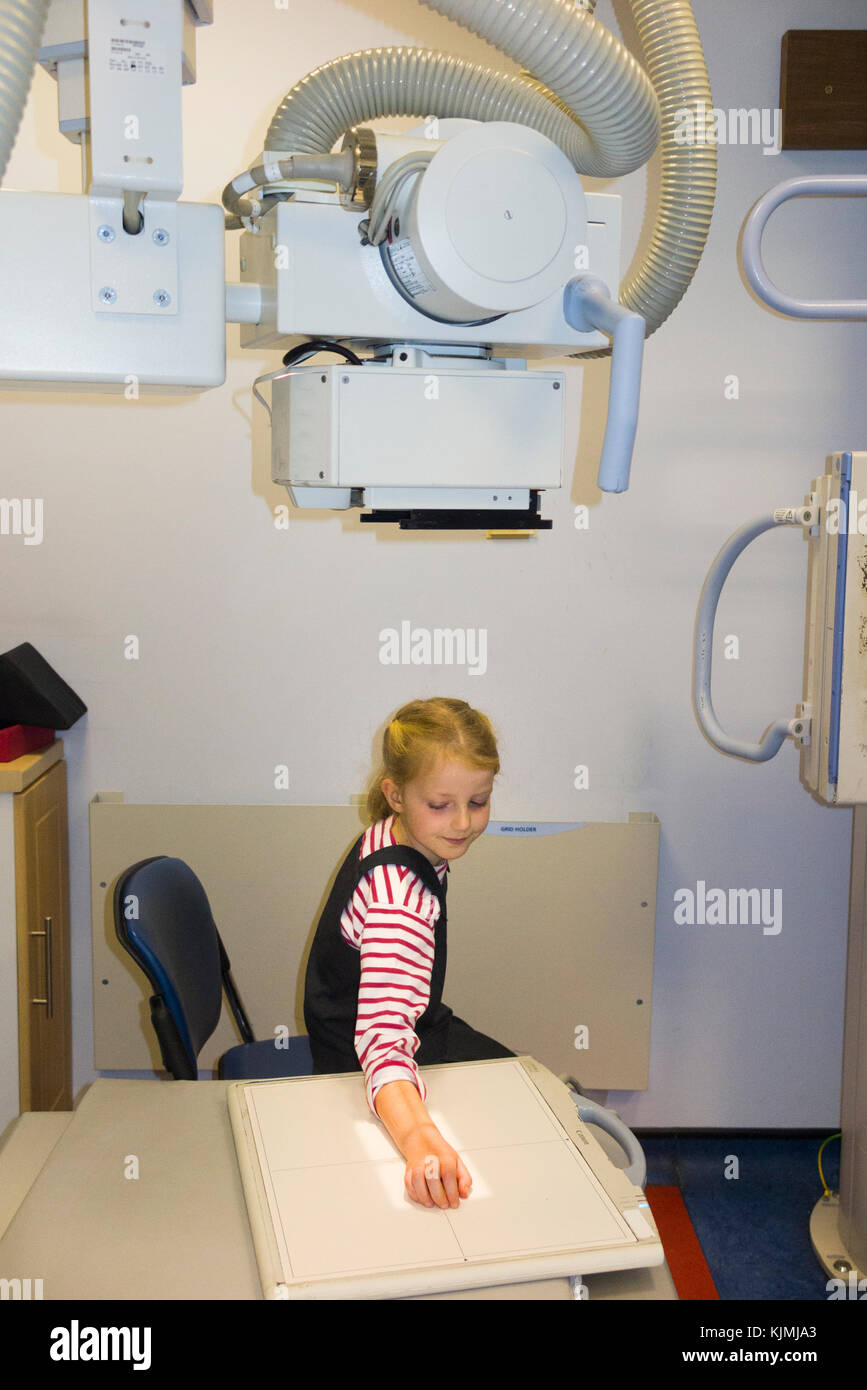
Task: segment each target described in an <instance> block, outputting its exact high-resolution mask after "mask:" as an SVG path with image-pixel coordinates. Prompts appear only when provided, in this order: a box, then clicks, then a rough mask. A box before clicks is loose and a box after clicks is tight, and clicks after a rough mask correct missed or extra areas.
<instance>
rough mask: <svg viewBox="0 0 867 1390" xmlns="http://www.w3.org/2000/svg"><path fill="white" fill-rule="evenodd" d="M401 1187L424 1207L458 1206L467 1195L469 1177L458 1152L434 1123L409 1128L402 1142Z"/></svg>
mask: <svg viewBox="0 0 867 1390" xmlns="http://www.w3.org/2000/svg"><path fill="white" fill-rule="evenodd" d="M403 1156H404V1158H405V1159H406V1172H405V1173H404V1178H403V1181H404V1186H405V1188H406V1190H407V1192H408V1193H409V1195H410V1197H411V1198H412V1199H413V1201H414V1202H419V1203H420V1204H421V1205H422V1206H424V1207H432V1206H438V1207H441V1208H443V1209H445V1208H446V1207H452V1208H455V1207H458V1206H459V1205H460V1198H461V1197H464V1198H466V1197H469V1195H470V1190H471V1188H472V1185H473V1180H472V1178H471V1177H470V1174H469V1172H468V1171H467V1168H466V1166H465V1165H464V1163H463V1162H462V1160H461V1158H460V1155H459V1154H457V1153H456V1152H455V1150H454V1149H453V1148H452V1146H451V1145H450V1144H447V1143H446V1141H445V1139H444V1138H443V1137H442V1135H441V1134H440V1132H439V1130H438V1129H437V1127H436V1125H434V1124H424V1125H419V1126H417V1128H415V1129H413V1130H412V1132H411V1133H410V1134H409V1136H408V1137H407V1138H406V1140H405V1141H404V1147H403Z"/></svg>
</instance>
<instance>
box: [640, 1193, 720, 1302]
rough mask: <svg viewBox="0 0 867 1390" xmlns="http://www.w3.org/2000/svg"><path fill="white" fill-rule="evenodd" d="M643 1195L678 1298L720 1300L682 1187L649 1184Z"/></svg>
mask: <svg viewBox="0 0 867 1390" xmlns="http://www.w3.org/2000/svg"><path fill="white" fill-rule="evenodd" d="M644 1195H645V1197H646V1198H647V1200H648V1202H649V1203H650V1210H651V1211H652V1212H653V1219H654V1221H655V1222H656V1225H657V1228H658V1230H659V1236H660V1239H661V1241H662V1245H663V1249H664V1250H665V1259H666V1263H667V1265H668V1268H669V1270H670V1271H671V1277H672V1279H673V1280H674V1287H675V1288H676V1289H677V1294H678V1297H679V1298H681V1299H702V1298H716V1299H718V1298H719V1294H718V1293H717V1290H716V1285H715V1284H714V1282H713V1279H712V1278H711V1272H710V1270H709V1269H708V1267H707V1264H706V1262H705V1258H704V1255H703V1254H702V1249H701V1246H700V1245H699V1243H698V1236H697V1235H696V1233H695V1231H694V1230H693V1225H692V1222H691V1221H690V1219H689V1213H688V1212H687V1210H686V1207H685V1206H684V1203H683V1197H682V1196H681V1192H680V1188H679V1187H662V1186H659V1187H653V1186H648V1187H647V1188H646V1189H645V1192H644Z"/></svg>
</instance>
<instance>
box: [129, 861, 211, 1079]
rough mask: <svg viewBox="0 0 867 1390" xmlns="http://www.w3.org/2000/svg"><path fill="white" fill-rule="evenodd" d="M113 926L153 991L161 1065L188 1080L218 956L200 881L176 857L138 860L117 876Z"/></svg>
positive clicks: (204, 1029)
mask: <svg viewBox="0 0 867 1390" xmlns="http://www.w3.org/2000/svg"><path fill="white" fill-rule="evenodd" d="M114 925H115V931H116V933H117V937H118V940H119V941H120V943H121V945H122V946H123V947H124V948H125V950H127V951H128V952H129V953H130V955H131V956H132V957H133V959H134V960H135V961H136V963H137V964H138V965H139V966H140V967H141V969H142V970H143V971H144V973H145V974H146V975H147V977H148V979H149V980H150V983H151V986H152V987H153V989H154V991H155V997H154V998H152V999H151V1001H150V1003H151V1019H152V1021H153V1025H154V1028H155V1030H156V1033H157V1037H158V1039H159V1042H160V1048H161V1051H162V1055H163V1062H164V1063H165V1065H166V1067H167V1068H168V1070H169V1071H171V1073H172V1075H173V1076H175V1077H176V1078H177V1079H186V1080H195V1079H196V1076H197V1075H198V1071H197V1064H196V1059H197V1057H198V1055H199V1051H200V1050H201V1048H202V1047H203V1046H204V1044H205V1043H206V1042H207V1040H208V1038H209V1037H210V1036H211V1034H212V1033H213V1032H214V1029H215V1028H216V1026H217V1024H218V1022H219V1020H220V1012H221V1009H222V1003H223V1001H222V987H223V976H222V969H221V966H222V960H223V958H224V955H225V953H224V952H223V951H222V943H221V941H220V936H219V932H218V931H217V927H216V923H215V922H214V919H213V916H212V915H211V908H210V904H209V903H208V899H207V896H206V894H205V890H204V888H203V887H202V884H201V883H200V881H199V879H198V878H197V877H196V875H195V874H194V873H193V871H192V869H191V868H190V866H189V865H188V864H185V863H184V861H183V860H182V859H170V858H167V857H166V856H165V855H158V856H156V857H155V858H153V859H143V860H141V861H140V862H139V863H138V864H133V865H132V866H131V867H130V868H129V869H127V870H126V871H125V872H124V873H122V874H121V875H120V877H119V879H118V880H117V883H116V885H115V890H114Z"/></svg>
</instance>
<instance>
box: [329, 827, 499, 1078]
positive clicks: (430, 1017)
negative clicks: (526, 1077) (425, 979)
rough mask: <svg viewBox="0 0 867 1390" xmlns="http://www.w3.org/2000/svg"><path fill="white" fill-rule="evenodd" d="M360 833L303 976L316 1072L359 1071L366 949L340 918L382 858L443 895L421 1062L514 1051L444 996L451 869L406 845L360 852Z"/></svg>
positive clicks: (421, 1029) (421, 1023)
mask: <svg viewBox="0 0 867 1390" xmlns="http://www.w3.org/2000/svg"><path fill="white" fill-rule="evenodd" d="M363 839H364V836H363V835H360V836H359V837H358V839H357V840H356V841H355V843H354V845H353V846H352V848H351V849H350V851H349V853H348V854H347V856H346V858H345V859H344V861H343V863H342V865H341V867H340V869H339V871H338V874H337V878H336V879H335V881H334V887H333V888H332V890H331V892H330V894H329V896H328V901H327V903H326V904H325V907H324V909H323V912H322V916H321V917H320V919H319V925H318V926H317V928H316V933H315V935H314V937H313V945H312V946H311V948H310V957H309V960H308V963H307V975H306V978H305V983H304V1023H305V1026H306V1028H307V1033H308V1035H309V1038H310V1050H311V1052H312V1054H313V1072H314V1075H319V1076H321V1075H325V1074H328V1073H330V1072H347V1071H361V1064H360V1062H359V1060H358V1056H357V1054H356V1051H355V1026H356V1018H357V1015H358V989H359V985H360V983H361V952H360V951H359V950H358V948H357V947H355V946H351V945H350V944H349V942H348V941H345V940H344V937H343V933H342V932H341V930H340V919H341V917H342V915H343V911H344V909H345V907H346V905H347V903H348V902H349V901H350V899H351V897H352V895H353V893H354V892H355V889H356V886H357V884H358V882H359V880H360V879H362V878H363V877H364V875H365V874H366V873H369V871H370V870H371V869H373V868H375V867H376V865H377V864H401V865H404V866H405V867H406V868H409V869H412V870H413V872H414V873H416V874H417V875H418V877H419V878H420V879H421V881H422V882H423V883H424V885H425V887H426V888H429V889H430V891H431V893H433V894H434V896H435V897H436V898H437V899H438V901H439V905H440V915H439V917H438V919H437V922H436V924H435V926H434V960H433V967H432V970H431V981H430V998H429V1001H428V1006H427V1008H426V1009H425V1011H424V1013H423V1014H422V1015H421V1017H420V1018H419V1019H418V1021H417V1023H416V1025H415V1032H416V1035H417V1037H418V1040H419V1046H418V1048H417V1050H416V1053H415V1057H414V1058H413V1060H414V1061H415V1063H416V1065H418V1066H432V1065H434V1064H435V1063H437V1062H473V1061H482V1060H484V1059H486V1058H489V1057H514V1056H515V1053H514V1052H510V1051H509V1049H508V1048H506V1047H503V1046H502V1045H501V1044H500V1043H498V1042H496V1041H495V1040H494V1039H493V1038H489V1037H487V1036H486V1035H485V1034H484V1033H477V1032H476V1031H475V1029H473V1028H470V1026H469V1025H468V1024H466V1023H464V1021H463V1019H459V1018H456V1017H455V1015H454V1014H453V1013H452V1011H451V1009H450V1008H449V1007H448V1005H446V1004H444V1003H443V1002H442V994H443V986H444V984H445V976H446V929H447V915H446V883H447V879H448V871H447V872H446V877H445V878H444V879H443V881H442V883H440V881H439V878H438V877H437V874H436V872H435V870H434V868H433V865H432V864H431V863H430V862H429V860H427V859H426V858H425V856H424V855H423V854H421V853H420V852H419V851H418V850H416V849H412V848H411V847H410V846H409V845H389V846H388V847H387V848H385V849H378V850H374V852H373V853H372V854H368V855H366V856H365V857H364V859H359V857H358V856H359V852H360V850H361V843H362V840H363Z"/></svg>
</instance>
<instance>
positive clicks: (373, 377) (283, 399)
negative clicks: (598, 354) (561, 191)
mask: <svg viewBox="0 0 867 1390" xmlns="http://www.w3.org/2000/svg"><path fill="white" fill-rule="evenodd" d="M447 360H448V362H449V365H444V364H443V363H441V362H438V361H437V359H435V358H432V359H429V360H427V361H426V362H425V363H424V364H423V365H421V366H410V367H404V366H389V365H383V364H379V363H372V362H367V363H365V364H364V365H363V366H360V367H358V366H351V365H348V364H345V363H344V364H338V365H334V364H332V363H329V364H327V365H323V366H315V367H296V368H293V369H291V374H290V375H288V376H285V377H278V378H277V379H276V380H275V381H274V383H273V393H272V397H271V401H272V405H271V410H272V419H271V438H272V477H273V480H274V481H275V482H278V483H285V484H287V485H288V486H289V487H290V489H291V493H292V497H293V500H294V502H295V504H296V506H299V507H304V506H308V507H309V506H313V507H338V508H342V507H349V506H350V505H352V499H351V492H352V490H353V489H362V490H364V493H365V501H366V503H367V504H368V505H376V506H383V507H389V506H390V507H402V506H403V507H406V506H413V505H415V506H425V505H427V506H431V505H434V504H435V502H436V501H437V500H439V503H440V505H444V499H445V498H446V496H447V498H448V502H447V504H448V505H449V506H451V507H453V508H454V507H458V508H460V507H463V508H483V509H487V510H510V509H515V508H517V507H525V506H526V505H527V496H528V490H529V489H531V488H533V489H540V490H541V489H545V488H558V487H560V485H561V482H562V474H563V452H564V398H565V394H566V392H565V375H564V373H563V372H556V371H551V372H548V371H532V372H528V371H526V370H523V369H522V366H523V364H521V363H519V362H518V361H516V359H493V360H490V359H488V360H485V361H479V362H478V363H473V362H469V363H467V365H462V366H460V367H458V366H456V365H454V359H447ZM323 489H329V490H331V491H329V492H328V493H325V492H323ZM431 489H434V490H436V491H435V492H434V493H433V494H431V495H428V490H431Z"/></svg>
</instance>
